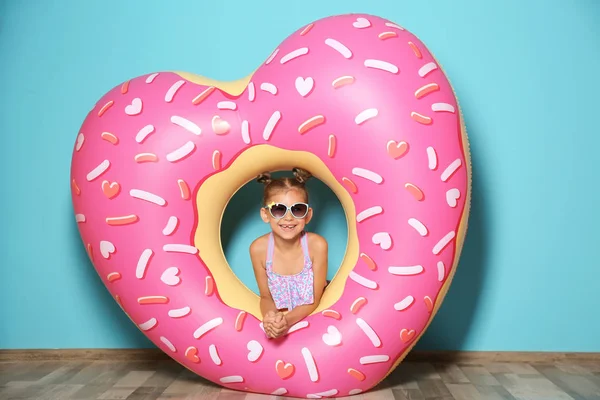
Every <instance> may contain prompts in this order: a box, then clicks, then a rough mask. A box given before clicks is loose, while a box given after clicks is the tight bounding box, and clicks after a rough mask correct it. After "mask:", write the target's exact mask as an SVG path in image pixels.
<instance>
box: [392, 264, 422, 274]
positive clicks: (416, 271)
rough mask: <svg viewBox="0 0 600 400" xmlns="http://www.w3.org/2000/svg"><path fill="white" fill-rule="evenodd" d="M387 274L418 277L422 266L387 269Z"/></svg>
mask: <svg viewBox="0 0 600 400" xmlns="http://www.w3.org/2000/svg"><path fill="white" fill-rule="evenodd" d="M388 272H389V273H390V274H392V275H405V276H408V275H418V274H420V273H421V272H423V266H422V265H409V266H402V267H388Z"/></svg>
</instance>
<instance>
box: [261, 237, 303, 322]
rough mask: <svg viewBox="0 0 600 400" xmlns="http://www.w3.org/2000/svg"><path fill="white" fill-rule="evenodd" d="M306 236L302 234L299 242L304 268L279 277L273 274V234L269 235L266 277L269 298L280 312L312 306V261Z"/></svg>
mask: <svg viewBox="0 0 600 400" xmlns="http://www.w3.org/2000/svg"><path fill="white" fill-rule="evenodd" d="M307 238H308V234H307V233H306V232H304V233H302V238H301V239H300V242H301V243H302V251H303V252H304V267H303V268H302V271H300V272H298V273H297V274H294V275H279V274H277V273H275V272H273V250H274V248H275V246H274V244H275V243H274V240H273V234H272V233H271V234H270V235H269V247H268V250H267V262H266V269H267V277H268V282H269V290H270V291H271V297H273V301H274V302H275V307H277V309H279V310H281V309H284V308H287V309H288V311H291V310H292V309H294V308H295V307H298V306H301V305H305V304H312V303H313V302H314V274H313V269H312V261H311V259H310V256H309V254H308V239H307Z"/></svg>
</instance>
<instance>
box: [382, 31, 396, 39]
mask: <svg viewBox="0 0 600 400" xmlns="http://www.w3.org/2000/svg"><path fill="white" fill-rule="evenodd" d="M394 37H398V34H397V33H396V32H382V33H380V34H379V39H381V40H386V39H390V38H394Z"/></svg>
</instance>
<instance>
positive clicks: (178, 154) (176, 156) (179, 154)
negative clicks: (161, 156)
mask: <svg viewBox="0 0 600 400" xmlns="http://www.w3.org/2000/svg"><path fill="white" fill-rule="evenodd" d="M194 150H196V145H195V144H194V142H192V141H189V142H187V143H186V144H184V145H183V146H181V147H180V148H178V149H176V150H173V151H172V152H170V153H169V154H167V161H170V162H177V161H179V160H181V159H183V158H185V157H187V156H189V155H190V154H191V153H192V152H193V151H194Z"/></svg>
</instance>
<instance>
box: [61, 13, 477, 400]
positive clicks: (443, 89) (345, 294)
mask: <svg viewBox="0 0 600 400" xmlns="http://www.w3.org/2000/svg"><path fill="white" fill-rule="evenodd" d="M294 166H297V167H301V168H306V169H308V170H310V171H311V172H313V174H314V175H315V176H316V177H317V178H319V179H321V180H323V181H324V182H325V183H326V184H327V185H329V186H330V187H331V188H332V190H334V192H335V193H336V194H337V196H338V197H339V198H340V201H341V202H342V205H343V207H344V209H345V212H346V216H347V218H348V231H349V236H348V247H347V253H346V255H345V258H344V262H343V264H342V266H341V267H340V269H339V272H338V273H337V274H336V276H335V277H334V279H333V281H332V282H331V284H330V286H329V287H328V289H327V291H326V292H325V295H324V297H323V300H322V302H321V304H320V306H319V308H317V310H316V311H315V312H314V313H313V314H312V315H310V316H308V317H307V318H306V319H304V320H303V321H301V322H299V323H298V324H296V325H295V326H293V327H292V328H291V329H290V332H289V333H288V335H287V336H286V337H285V338H283V339H281V340H270V339H268V338H267V337H266V335H265V334H264V332H263V330H262V326H261V322H260V321H261V315H260V309H259V299H258V296H257V295H256V294H254V293H253V292H252V291H250V290H249V289H248V288H247V287H246V286H245V285H243V284H242V283H241V282H240V281H239V280H238V279H237V278H236V277H235V276H234V274H233V272H232V271H231V269H230V268H229V267H228V265H227V262H226V260H225V257H224V255H223V251H222V248H221V245H220V236H219V232H220V222H221V216H222V214H223V210H224V208H225V206H226V204H227V202H228V201H229V199H230V198H231V196H232V195H233V194H234V193H235V191H236V190H238V189H239V188H240V187H241V186H242V185H243V184H245V183H246V182H248V181H250V180H252V179H253V178H254V177H255V176H256V175H258V173H259V172H262V171H264V170H282V169H291V168H292V167H294ZM470 177H471V175H470V159H469V153H468V143H467V138H466V132H465V129H464V127H463V124H462V119H461V115H460V110H459V108H458V103H457V100H456V98H455V95H454V93H453V90H452V87H451V85H450V83H449V81H448V79H447V78H446V76H445V75H444V72H443V71H442V69H441V67H440V65H439V64H438V63H437V61H436V60H435V59H434V57H433V56H432V54H431V53H430V52H429V51H428V50H427V48H426V47H425V45H424V44H423V43H422V42H421V41H419V39H417V38H416V37H415V36H414V35H413V34H411V33H409V32H407V31H406V30H405V29H403V28H402V27H400V26H398V25H396V24H394V23H392V22H390V21H388V20H385V19H382V18H379V17H376V16H371V15H356V14H353V15H341V16H334V17H329V18H325V19H322V20H318V21H316V22H314V23H311V24H309V25H308V26H305V27H303V28H302V29H300V30H298V31H296V32H294V33H293V34H292V35H290V36H289V37H288V38H287V39H286V40H285V41H284V42H282V43H281V45H280V46H279V47H277V48H276V49H275V51H273V52H272V54H270V56H269V57H268V58H267V59H266V60H265V62H264V63H263V64H262V65H261V66H260V68H258V69H257V70H256V71H255V72H254V73H253V74H252V75H250V76H248V77H247V78H245V79H242V80H240V81H237V82H228V83H227V82H216V81H212V80H209V79H206V78H203V77H200V76H196V75H192V74H188V73H182V72H160V73H153V74H151V75H145V76H141V77H138V78H135V79H132V80H130V81H127V82H125V83H123V84H122V85H119V86H117V87H115V88H114V89H112V90H111V91H110V92H108V93H107V94H106V95H105V96H103V97H102V98H101V100H100V101H99V102H98V103H97V104H96V106H95V107H94V108H93V109H92V111H91V112H90V113H89V114H88V116H87V118H86V119H85V121H84V123H83V126H82V127H81V131H80V133H79V135H78V136H77V139H76V143H75V148H74V152H73V159H72V171H71V185H72V199H73V204H74V210H75V214H76V220H77V222H78V226H79V230H80V233H81V237H82V239H83V242H84V245H85V246H86V247H87V250H88V253H89V256H90V259H91V260H92V262H93V265H94V267H95V268H96V270H97V272H98V274H99V275H100V277H101V279H102V281H103V282H104V284H105V285H106V287H107V288H108V290H109V291H110V293H111V294H112V295H113V296H114V297H115V299H116V301H117V302H118V303H119V304H120V306H121V307H122V308H123V310H124V312H126V313H127V315H128V316H129V318H130V319H131V320H132V321H133V322H134V323H135V324H136V325H137V326H138V327H139V329H140V330H141V331H142V332H143V333H144V334H145V335H146V336H147V337H148V338H149V339H150V340H151V341H152V342H153V343H155V344H156V345H157V346H158V347H159V348H161V349H162V350H163V351H164V352H166V353H167V354H169V355H170V356H171V357H172V358H173V359H175V360H176V361H177V362H179V363H181V364H182V365H184V366H185V367H187V368H188V369H190V370H192V371H194V372H195V373H197V374H198V375H201V376H202V377H205V378H206V379H208V380H210V381H213V382H215V383H217V384H220V385H223V386H225V387H227V388H230V389H234V390H241V391H249V392H256V393H264V394H277V395H286V396H291V397H305V398H321V397H337V396H347V395H353V394H357V393H361V392H364V391H366V390H368V389H370V388H372V387H373V386H375V385H376V384H378V383H379V382H380V381H381V380H382V379H384V378H385V377H386V376H387V375H388V374H389V373H390V372H391V371H392V370H393V369H394V368H395V366H397V365H398V363H400V362H401V360H402V359H403V358H404V356H405V355H406V354H407V353H408V352H409V351H410V349H411V348H412V347H413V346H414V344H415V343H416V342H417V340H418V339H419V338H420V337H421V335H422V334H423V332H424V331H425V329H426V328H427V326H428V325H429V323H430V321H431V319H432V317H433V316H434V314H435V312H436V310H437V309H438V307H439V305H440V304H441V302H442V300H443V298H444V295H445V293H446V291H447V289H448V287H449V285H450V282H451V279H452V276H453V274H454V271H455V268H456V266H457V262H458V259H459V255H460V250H461V248H462V243H463V238H464V236H465V232H466V226H467V219H468V213H469V201H470ZM257 212H258V210H257ZM317 212H318V210H317ZM336 267H337V266H330V268H336ZM248 268H251V266H250V265H248Z"/></svg>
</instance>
